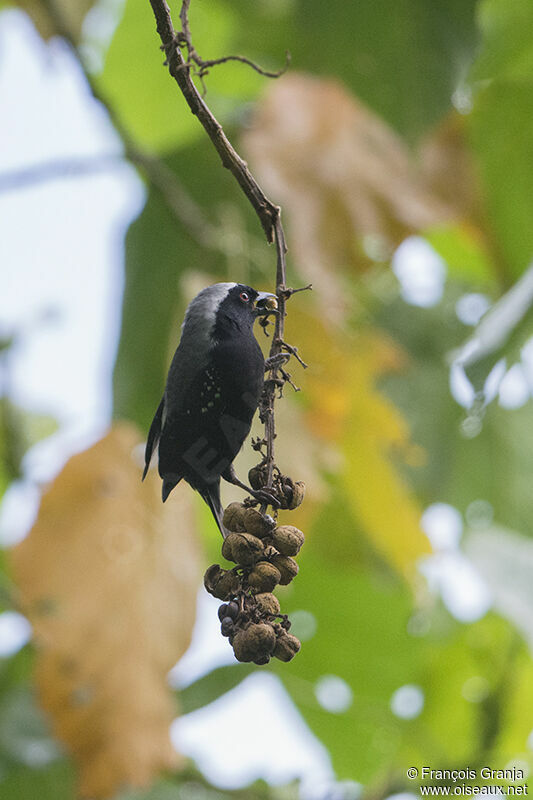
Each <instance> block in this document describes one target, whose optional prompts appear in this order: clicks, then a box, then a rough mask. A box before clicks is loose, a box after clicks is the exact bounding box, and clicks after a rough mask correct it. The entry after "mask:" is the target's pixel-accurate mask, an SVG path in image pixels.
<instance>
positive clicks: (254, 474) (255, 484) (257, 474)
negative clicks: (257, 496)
mask: <svg viewBox="0 0 533 800" xmlns="http://www.w3.org/2000/svg"><path fill="white" fill-rule="evenodd" d="M267 477H268V470H267V468H266V465H263V466H260V465H259V464H258V465H257V466H256V467H252V469H251V470H250V472H249V473H248V480H249V481H250V486H251V487H252V489H256V490H257V489H262V488H263V486H266V482H267Z"/></svg>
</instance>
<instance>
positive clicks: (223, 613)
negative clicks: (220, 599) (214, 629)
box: [218, 603, 228, 622]
mask: <svg viewBox="0 0 533 800" xmlns="http://www.w3.org/2000/svg"><path fill="white" fill-rule="evenodd" d="M227 616H228V604H227V603H222V605H221V606H219V607H218V618H219V620H220V621H221V622H222V620H223V619H224V617H227Z"/></svg>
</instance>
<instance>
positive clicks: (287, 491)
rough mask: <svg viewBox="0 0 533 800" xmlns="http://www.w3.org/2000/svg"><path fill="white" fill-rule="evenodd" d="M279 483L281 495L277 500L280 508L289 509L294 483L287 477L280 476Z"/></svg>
mask: <svg viewBox="0 0 533 800" xmlns="http://www.w3.org/2000/svg"><path fill="white" fill-rule="evenodd" d="M280 481H281V486H280V489H281V493H280V498H279V500H280V505H281V508H290V507H291V503H292V499H293V496H294V481H293V479H292V478H289V476H288V475H281V476H280Z"/></svg>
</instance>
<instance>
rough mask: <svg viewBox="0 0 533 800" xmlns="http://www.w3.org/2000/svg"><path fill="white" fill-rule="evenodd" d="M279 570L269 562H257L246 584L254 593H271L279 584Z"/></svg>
mask: <svg viewBox="0 0 533 800" xmlns="http://www.w3.org/2000/svg"><path fill="white" fill-rule="evenodd" d="M280 580H281V573H280V571H279V569H278V568H277V567H276V566H274V564H271V563H270V562H269V561H259V563H258V564H256V565H255V567H254V568H253V570H252V571H251V572H250V574H249V575H248V583H249V585H250V586H251V588H252V589H255V591H256V592H259V593H263V592H271V591H272V589H273V588H274V587H275V586H276V585H277V584H278V583H279V582H280Z"/></svg>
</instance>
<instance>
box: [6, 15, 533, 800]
mask: <svg viewBox="0 0 533 800" xmlns="http://www.w3.org/2000/svg"><path fill="white" fill-rule="evenodd" d="M18 5H19V7H20V8H22V9H23V10H24V11H25V12H26V13H27V14H28V15H29V16H30V18H31V20H32V22H33V24H34V25H35V26H36V28H37V30H38V31H39V33H40V35H41V36H42V37H43V39H45V40H46V41H49V40H51V39H52V40H53V38H54V37H56V36H63V37H64V38H66V39H68V40H69V41H70V43H71V46H72V48H74V51H73V52H74V61H75V60H79V61H80V62H81V64H82V65H83V70H84V74H85V78H86V81H87V85H88V88H89V89H90V91H91V93H92V94H93V95H94V96H95V97H96V99H95V100H94V101H93V102H97V103H100V104H101V105H102V106H103V108H104V110H105V112H106V113H107V114H108V115H109V117H110V119H111V121H112V123H113V125H114V126H115V128H116V130H117V132H118V134H119V136H120V137H121V139H122V142H123V147H124V154H125V157H126V158H128V159H129V160H130V161H131V162H132V163H133V164H134V165H135V166H136V167H137V168H138V170H139V174H140V176H141V177H142V179H143V180H144V182H145V185H146V202H145V204H144V207H143V209H142V211H141V213H140V214H139V215H138V217H137V218H136V219H135V220H134V222H133V223H132V224H131V226H130V227H129V229H128V230H127V233H126V238H125V263H124V273H125V279H124V281H125V282H124V292H123V296H122V300H121V301H120V298H119V299H116V302H115V305H116V309H115V313H116V316H117V319H118V318H120V320H121V322H120V337H119V343H118V350H117V356H116V362H115V365H114V373H113V424H112V426H111V428H110V431H109V433H108V434H106V436H104V437H103V438H102V439H100V440H99V441H98V442H96V443H95V444H94V445H93V446H92V447H91V448H89V450H86V451H85V452H83V453H79V454H76V455H74V456H73V457H72V458H71V459H70V460H69V462H68V463H67V464H66V466H65V467H64V469H63V471H62V472H61V473H60V475H59V476H58V477H57V479H56V480H55V481H54V482H53V483H52V484H51V485H49V486H45V487H42V490H43V500H42V503H41V508H40V511H39V515H38V517H37V521H36V522H35V524H34V526H33V528H32V530H31V532H30V533H29V535H28V537H27V538H25V539H24V540H23V541H22V542H21V543H20V544H18V545H17V546H15V547H13V548H6V549H5V550H4V551H3V552H2V553H1V560H0V569H1V577H2V583H1V587H2V594H1V603H2V612H3V613H2V616H1V617H0V621H1V619H4V621H5V620H6V619H9V618H10V617H9V615H13V614H17V615H21V614H22V615H23V616H24V617H25V618H27V619H28V620H29V621H30V623H31V626H32V630H33V638H32V640H31V641H30V642H27V643H26V644H24V646H22V647H21V648H20V649H18V650H17V649H16V648H15V649H16V652H6V654H5V655H4V656H3V657H0V796H1V797H2V798H6V799H7V798H9V799H11V798H14V799H16V800H35V798H39V800H47V799H48V798H50V800H52V798H53V800H71V798H74V797H75V796H76V794H77V793H81V795H82V796H84V797H91V798H107V797H114V798H116V800H119V798H120V800H126V799H127V800H167V799H168V798H174V797H176V798H177V797H180V798H188V797H195V798H219V797H221V796H223V795H224V794H228V793H229V794H230V795H231V796H235V797H242V798H256V797H257V798H269V797H291V796H297V794H298V786H297V783H293V784H291V785H290V786H286V787H279V786H271V785H270V784H269V783H268V782H264V781H263V782H258V783H256V784H254V785H252V786H250V787H248V788H242V789H239V790H227V791H226V790H222V789H220V788H217V787H216V786H213V785H212V783H211V782H210V778H208V777H207V776H206V775H205V774H203V773H202V771H201V770H200V769H198V768H197V767H196V766H195V765H194V764H192V763H191V762H190V761H185V760H184V759H183V758H182V757H180V756H179V755H178V753H177V752H176V750H175V748H174V747H172V745H171V743H170V739H169V726H170V725H171V723H172V720H173V719H175V718H176V717H177V716H178V715H179V714H190V713H193V712H195V711H197V710H198V709H202V708H205V707H207V706H209V705H210V704H213V703H216V702H217V701H218V699H219V698H220V697H222V696H223V695H225V694H226V693H227V692H229V691H231V690H235V691H240V689H239V688H238V687H239V684H240V683H241V682H242V681H243V680H244V679H245V678H246V679H248V677H249V676H250V673H251V672H253V670H251V669H250V668H248V667H245V666H243V665H237V664H236V663H230V661H229V660H226V663H222V664H221V665H220V666H217V667H215V668H214V669H212V670H211V671H210V672H206V673H205V674H203V675H202V676H201V677H200V678H198V679H196V680H192V682H191V681H187V679H186V678H185V679H184V680H183V681H182V682H181V685H180V686H179V688H178V689H176V688H175V687H171V686H169V685H168V684H167V678H166V676H167V673H168V672H169V670H171V668H172V667H173V665H174V664H175V663H176V662H177V661H178V660H179V658H180V657H181V655H183V653H184V652H185V651H186V650H187V647H188V645H189V642H190V639H191V634H192V630H193V626H194V621H195V613H196V611H195V610H196V597H197V591H198V588H199V586H200V584H201V573H202V571H203V569H204V568H205V567H206V566H207V565H208V564H209V563H212V561H213V560H215V559H217V558H219V555H218V547H219V541H218V539H217V537H216V534H215V530H214V529H213V528H214V526H213V524H212V521H211V520H210V519H209V515H208V514H206V512H205V510H204V509H203V508H202V507H201V504H200V503H198V502H197V498H195V497H192V496H191V495H192V492H190V491H188V490H187V487H184V488H183V491H182V492H181V493H180V492H179V491H177V492H176V493H175V494H176V496H175V497H174V495H173V497H172V499H171V502H169V503H167V504H166V505H165V507H164V508H163V506H162V505H161V504H160V501H159V491H160V489H159V486H158V481H157V478H156V477H155V476H152V478H151V480H149V481H148V485H141V484H140V480H139V477H140V468H139V463H138V455H139V443H141V442H142V440H143V437H144V436H145V435H146V431H147V429H148V426H149V423H150V421H151V417H152V414H153V412H154V409H155V408H156V407H157V405H158V402H159V398H160V395H161V391H162V387H163V385H164V379H165V375H166V370H167V367H168V363H169V359H170V356H171V353H172V352H173V350H174V348H175V344H176V341H177V337H178V332H179V324H180V322H181V319H182V316H183V312H184V309H185V307H186V304H187V303H188V301H189V300H190V298H191V297H192V296H193V295H194V294H195V292H196V291H198V290H199V289H200V288H201V287H203V286H204V285H207V284H209V283H212V282H215V281H219V280H221V281H225V280H235V281H242V282H246V283H250V284H252V285H254V286H258V287H260V288H264V289H267V288H271V287H272V284H273V280H274V275H275V253H274V252H273V250H272V248H269V247H268V246H267V245H266V243H265V242H264V240H263V238H262V231H261V229H260V226H259V223H258V221H257V219H256V218H255V217H254V214H253V212H252V210H251V208H250V207H249V206H248V205H247V203H246V202H245V200H244V199H243V198H242V197H241V195H240V191H239V189H238V187H237V185H236V184H235V183H234V181H233V179H232V178H231V176H230V175H229V174H226V172H225V170H224V169H222V168H221V165H220V163H219V162H218V157H217V156H216V154H215V153H214V152H213V150H212V147H211V145H210V143H209V142H208V141H207V139H206V136H205V134H204V132H203V130H202V129H201V127H200V126H199V124H198V122H197V120H196V119H195V118H194V117H193V116H192V115H191V114H190V113H189V111H188V109H187V107H186V105H185V102H184V100H183V98H182V97H181V96H180V94H179V92H178V90H177V87H176V85H175V84H174V82H173V81H172V80H171V79H170V78H169V77H168V74H167V73H166V71H165V69H163V67H162V60H163V58H162V55H161V52H160V50H159V40H158V37H157V35H156V31H155V25H154V19H153V15H152V11H151V8H150V5H149V3H148V2H147V0H146V2H145V1H144V0H142V1H141V0H125V2H124V3H118V4H117V3H115V4H113V7H112V11H113V20H114V26H113V33H112V36H109V37H108V41H107V43H106V46H105V47H103V46H102V45H101V43H100V45H99V47H100V56H101V57H102V58H101V63H98V60H97V59H96V60H95V59H94V58H92V59H91V58H90V56H91V52H92V51H91V47H92V48H93V50H94V48H95V44H94V41H93V39H94V35H95V30H97V28H98V25H97V22H98V16H97V12H98V13H99V12H101V10H102V7H103V6H104V5H105V4H104V3H103V2H100V3H97V4H96V5H94V4H93V3H92V2H91V1H90V0H69V2H66V0H64V2H57V3H56V4H54V3H52V2H51V0H20V2H19V4H18ZM107 5H108V6H109V3H108V4H107ZM178 5H179V4H177V3H173V4H172V11H173V15H174V17H175V22H177V17H178V11H179V8H178ZM2 6H3V7H4V8H5V9H6V8H7V4H6V3H3V4H2ZM2 13H10V12H9V11H7V10H5V11H4V12H2ZM107 13H108V15H109V13H110V12H109V8H108V9H107ZM88 21H90V24H89V23H88ZM191 27H192V32H193V39H194V42H195V44H196V48H197V49H198V51H199V52H200V53H201V54H202V56H203V57H204V58H215V57H219V56H222V55H227V54H230V53H242V54H244V55H247V56H248V57H250V58H253V59H256V60H257V61H258V62H259V63H261V64H262V65H263V66H265V67H266V68H270V69H275V68H277V67H279V66H280V65H281V64H282V63H283V59H284V52H285V50H290V52H291V56H292V61H291V66H290V69H289V71H288V72H287V73H286V74H285V75H284V76H283V77H281V78H279V79H278V80H276V81H268V80H267V79H266V78H264V77H261V76H259V75H257V74H256V73H254V72H253V71H252V70H249V69H248V68H246V67H245V66H243V65H242V64H236V63H230V64H227V65H225V66H220V67H217V68H215V69H213V70H212V71H211V74H210V75H209V76H208V77H207V79H206V85H207V97H206V99H207V102H208V104H209V105H210V107H211V108H212V110H213V111H214V113H215V115H216V116H217V117H218V118H219V120H220V121H221V122H222V123H223V125H224V127H225V129H226V131H227V133H228V134H229V135H230V138H232V140H233V141H234V143H235V144H236V145H237V147H238V149H239V151H240V152H241V153H242V154H243V155H244V157H245V158H246V159H247V161H248V163H249V165H250V168H251V169H252V171H253V172H254V174H255V175H256V176H257V177H258V179H259V180H260V182H261V183H262V185H263V186H264V188H265V190H266V191H267V193H268V194H269V196H270V197H271V198H272V199H273V201H274V202H278V203H280V204H281V205H282V208H283V215H284V221H285V225H286V228H287V232H288V240H289V248H290V252H289V262H290V284H291V285H293V286H299V285H304V284H306V283H309V282H312V283H313V286H314V291H313V293H312V294H311V293H304V294H299V295H296V296H295V297H294V298H293V299H292V300H291V302H290V307H289V317H288V322H287V328H288V333H287V336H288V339H289V341H290V342H291V343H293V344H295V345H297V346H298V347H299V348H300V351H301V353H302V356H303V358H304V359H305V360H306V362H307V363H308V364H309V365H310V367H309V369H308V370H307V371H305V372H304V371H302V370H301V369H300V368H299V367H298V366H297V365H294V369H293V370H292V374H293V379H294V380H295V381H296V383H297V384H298V385H299V386H300V387H301V389H302V391H301V392H299V393H294V392H292V391H286V392H285V398H284V400H283V401H282V402H280V403H279V405H278V412H277V413H278V424H279V437H278V463H279V465H280V466H281V467H282V469H283V470H284V471H285V472H287V473H288V474H291V475H292V476H293V477H294V478H295V479H303V480H305V481H306V483H307V487H308V497H307V500H306V503H305V504H304V506H303V507H302V509H301V510H298V511H297V512H294V513H293V515H292V516H291V519H290V522H293V523H294V524H296V525H298V526H299V527H301V528H302V529H303V530H304V531H305V532H306V536H307V542H306V545H305V547H304V549H303V551H302V554H301V557H300V575H299V576H298V578H297V580H296V581H295V582H294V583H293V584H291V586H290V587H286V588H284V590H283V596H282V598H281V599H282V606H283V608H284V610H285V611H287V612H289V614H293V612H294V619H295V625H294V632H295V633H296V634H297V635H299V636H300V637H301V638H302V641H303V647H302V651H301V653H300V654H299V655H298V656H297V658H296V659H295V660H294V661H293V662H291V663H290V664H281V665H279V664H271V665H269V666H268V667H266V668H261V671H262V672H267V673H271V674H273V675H275V676H277V679H279V681H281V683H282V685H283V687H284V689H285V690H286V692H287V695H288V698H290V700H289V699H287V702H288V703H289V702H292V703H293V704H294V706H295V708H296V709H297V710H298V712H299V714H300V715H301V718H302V719H303V721H304V722H305V725H306V726H307V728H308V731H310V732H312V734H313V735H314V736H315V737H317V739H318V740H319V741H320V742H321V743H322V745H323V746H324V747H325V748H326V750H327V754H328V756H329V758H330V759H331V764H332V769H333V773H334V775H335V778H336V780H337V783H336V784H334V785H332V786H330V787H329V789H328V790H327V792H326V791H325V790H324V793H323V794H322V795H319V794H317V793H315V797H317V798H318V797H326V796H327V797H339V798H343V797H357V796H359V795H360V794H361V793H362V794H363V795H364V796H365V797H368V798H386V797H389V796H390V795H393V794H396V793H399V792H414V791H416V789H414V788H413V783H412V782H410V781H409V780H408V779H407V778H406V768H407V767H409V766H417V767H421V766H423V765H425V766H429V767H433V768H435V769H445V768H446V769H463V768H465V767H468V766H470V767H474V768H478V767H481V766H492V767H494V768H500V769H501V768H504V767H505V766H508V765H509V764H513V763H514V764H519V765H521V767H522V768H523V769H524V770H525V771H526V772H527V771H528V769H529V766H528V765H529V764H530V763H531V751H532V748H533V744H532V742H533V737H532V733H533V696H532V695H533V664H532V661H531V646H532V645H533V626H532V622H531V620H532V619H533V588H532V587H533V581H532V578H531V575H532V569H533V544H532V542H531V536H532V533H533V529H532V525H531V520H532V517H533V496H532V491H531V486H532V482H533V447H532V445H533V404H532V400H531V391H532V390H533V353H532V348H531V341H532V340H531V338H530V337H531V336H533V321H532V315H531V304H532V302H533V272H532V267H531V259H532V256H533V226H532V225H531V220H532V219H533V191H532V187H533V4H531V2H530V0H513V2H508V0H478V1H477V2H475V0H381V2H379V3H376V2H375V0H357V1H356V2H353V3H346V2H342V0H331V2H329V3H328V4H324V3H322V2H318V0H305V2H304V0H254V1H253V2H251V0H233V1H232V2H229V0H193V3H192V8H191ZM91 37H92V38H91ZM93 55H94V53H93ZM0 70H1V65H0ZM5 122H6V121H4V124H5ZM8 125H9V122H8ZM35 135H36V136H37V135H38V132H37V131H36V132H35ZM41 177H42V176H41ZM0 178H1V176H0ZM30 180H31V176H30ZM4 190H5V186H4ZM27 235H28V236H29V237H31V231H28V233H27ZM20 269H22V270H23V269H24V267H23V265H21V267H20ZM90 335H91V331H90V330H89V331H88V332H87V336H90ZM258 335H259V334H258ZM260 336H261V338H263V336H262V334H260ZM264 341H265V346H267V344H268V342H267V340H264ZM12 344H13V343H12V340H11V339H10V338H9V337H8V336H6V338H5V340H4V341H3V342H2V348H3V349H2V351H1V352H0V358H7V354H9V352H10V348H11V347H12ZM13 357H16V353H15V354H14V356H13ZM4 388H5V394H4V397H3V398H2V405H1V408H0V414H1V418H0V423H1V431H2V435H1V436H2V438H1V441H0V448H1V450H0V456H1V462H0V486H1V488H2V490H6V489H7V488H8V487H9V485H10V483H11V482H12V481H13V480H15V479H17V478H19V477H20V475H21V474H22V473H23V470H24V460H23V455H24V452H25V451H26V450H27V449H28V448H30V447H31V446H32V445H33V444H34V443H35V441H36V440H37V439H40V438H42V437H43V436H46V435H50V434H51V433H52V432H53V421H52V422H51V421H43V420H42V419H40V418H38V417H37V416H35V415H34V414H30V413H29V412H28V410H21V409H17V408H15V407H14V406H13V404H12V402H11V401H10V398H9V391H8V387H7V386H5V387H4ZM132 453H134V454H135V458H136V459H137V460H135V459H134V458H132ZM253 463H254V454H253V452H252V451H251V448H246V452H244V453H243V454H242V457H241V460H240V469H239V471H240V473H242V474H245V470H246V468H247V467H249V466H251V465H252V464H253ZM180 488H181V487H180ZM232 497H233V495H231V493H229V492H228V494H227V496H226V499H230V498H232ZM211 613H212V614H213V615H216V611H215V609H212V610H211ZM6 615H7V617H6ZM19 622H20V620H19ZM28 635H29V634H28ZM228 649H229V648H228ZM256 671H257V670H256ZM235 687H237V689H235ZM264 703H265V705H268V704H269V696H268V693H266V694H265V696H264ZM261 715H262V710H261V707H258V708H251V709H250V712H249V715H248V716H246V717H245V718H243V720H242V728H239V729H237V730H235V729H232V730H228V732H227V736H228V754H229V755H228V758H231V759H236V758H237V759H238V758H239V739H240V738H241V737H242V738H246V737H250V736H252V737H257V742H258V744H257V747H258V748H261V749H263V750H265V751H268V752H269V753H270V758H271V759H272V760H273V761H275V759H276V741H275V739H274V740H267V741H264V739H262V738H261ZM210 735H211V734H210V731H209V722H208V718H207V721H206V728H205V737H206V739H207V740H208V739H209V736H210ZM230 743H231V748H230ZM213 746H214V745H213ZM163 776H164V777H163ZM215 783H216V781H215ZM220 783H221V784H222V785H224V780H223V779H221V781H220ZM308 791H309V789H308ZM311 796H312V795H311Z"/></svg>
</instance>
